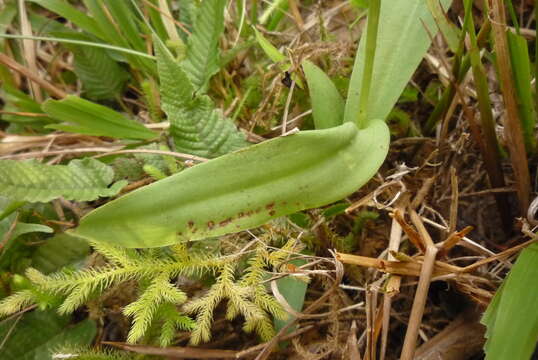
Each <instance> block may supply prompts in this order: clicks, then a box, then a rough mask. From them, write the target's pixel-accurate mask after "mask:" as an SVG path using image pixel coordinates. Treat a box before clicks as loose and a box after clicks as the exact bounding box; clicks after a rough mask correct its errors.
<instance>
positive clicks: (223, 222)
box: [219, 218, 232, 227]
mask: <svg viewBox="0 0 538 360" xmlns="http://www.w3.org/2000/svg"><path fill="white" fill-rule="evenodd" d="M231 222H232V218H228V219H226V220H222V221H221V222H219V226H220V227H223V226H226V225H228V224H229V223H231Z"/></svg>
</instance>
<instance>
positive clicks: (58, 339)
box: [0, 311, 97, 360]
mask: <svg viewBox="0 0 538 360" xmlns="http://www.w3.org/2000/svg"><path fill="white" fill-rule="evenodd" d="M17 320H18V318H13V319H10V320H8V321H4V322H3V323H2V324H0V338H1V339H5V343H3V346H2V350H1V353H2V360H52V353H51V351H52V350H54V349H55V348H57V347H59V346H61V345H65V344H70V345H71V346H76V345H78V346H83V345H90V343H91V342H92V340H93V338H94V337H95V334H96V333H97V328H96V326H95V322H94V321H92V320H83V321H81V322H79V323H76V324H70V317H67V316H59V315H57V314H55V313H54V312H52V311H46V312H43V311H33V312H30V313H26V314H24V315H23V316H22V319H20V320H19V321H17ZM12 327H13V330H12V331H11V332H10V329H11V328H12Z"/></svg>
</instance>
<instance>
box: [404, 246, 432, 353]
mask: <svg viewBox="0 0 538 360" xmlns="http://www.w3.org/2000/svg"><path fill="white" fill-rule="evenodd" d="M437 251H438V249H437V248H436V247H435V245H433V244H432V245H428V246H427V247H426V254H425V255H424V263H423V264H422V269H421V272H420V278H419V281H418V286H417V291H416V293H415V299H414V301H413V307H412V309H411V315H410V316H409V322H408V326H407V332H406V333H405V340H404V345H403V349H402V353H401V356H400V359H401V360H412V359H413V355H414V353H415V347H416V343H417V335H418V331H419V328H420V324H421V322H422V316H423V315H424V307H425V306H426V299H427V297H428V290H429V288H430V281H431V277H432V273H433V269H434V265H435V257H436V256H437Z"/></svg>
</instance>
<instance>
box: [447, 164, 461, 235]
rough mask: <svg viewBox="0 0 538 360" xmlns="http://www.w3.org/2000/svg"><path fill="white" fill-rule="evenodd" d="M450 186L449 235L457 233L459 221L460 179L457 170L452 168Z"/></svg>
mask: <svg viewBox="0 0 538 360" xmlns="http://www.w3.org/2000/svg"><path fill="white" fill-rule="evenodd" d="M450 186H451V190H452V191H451V193H452V199H451V201H450V218H449V220H448V233H449V234H452V233H453V232H454V231H456V225H457V221H458V196H459V192H458V177H457V176H456V169H455V168H454V167H450Z"/></svg>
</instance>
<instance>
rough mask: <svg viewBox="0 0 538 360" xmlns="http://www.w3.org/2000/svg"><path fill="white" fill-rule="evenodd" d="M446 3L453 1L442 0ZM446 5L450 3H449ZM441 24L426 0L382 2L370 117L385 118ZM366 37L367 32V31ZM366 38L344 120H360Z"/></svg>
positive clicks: (353, 79)
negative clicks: (431, 35) (437, 22)
mask: <svg viewBox="0 0 538 360" xmlns="http://www.w3.org/2000/svg"><path fill="white" fill-rule="evenodd" d="M442 4H443V5H448V4H450V1H442ZM445 8H446V7H445ZM425 27H427V29H428V30H429V31H430V33H431V34H435V33H436V32H437V31H436V30H437V26H436V24H435V21H434V19H433V17H432V15H431V14H430V12H429V10H428V6H427V4H426V2H425V1H424V0H392V1H382V2H381V15H380V19H379V29H378V38H377V44H376V52H375V61H374V72H373V79H372V85H371V89H370V96H369V102H368V103H369V106H368V112H367V113H368V118H369V119H382V120H385V119H386V117H387V115H388V114H389V113H390V111H391V110H392V108H393V106H394V104H396V101H398V98H399V96H400V94H401V93H402V91H403V89H404V88H405V86H406V85H407V83H408V82H409V80H410V79H411V76H412V75H413V73H414V72H415V69H416V68H417V66H418V65H419V64H420V61H421V60H422V58H423V57H424V54H425V53H426V51H427V50H428V47H429V46H430V35H429V34H428V31H426V29H425ZM362 37H363V39H366V34H363V36H362ZM365 55H366V51H365V41H361V42H360V44H359V51H358V53H357V57H356V58H355V65H354V67H353V74H352V77H351V85H350V87H349V91H348V96H347V102H346V109H345V113H344V121H346V122H349V121H356V119H357V118H358V114H359V98H360V96H359V92H360V89H361V84H362V78H363V67H364V58H365Z"/></svg>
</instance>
